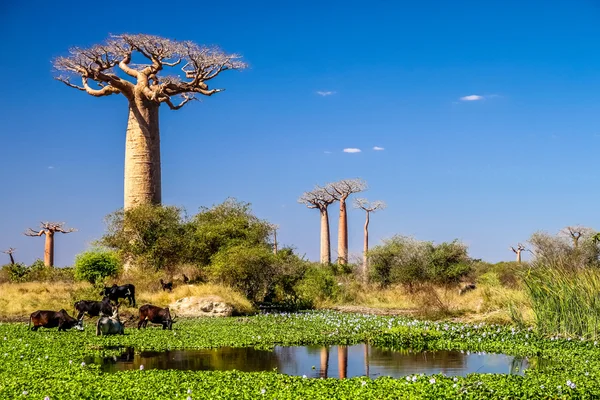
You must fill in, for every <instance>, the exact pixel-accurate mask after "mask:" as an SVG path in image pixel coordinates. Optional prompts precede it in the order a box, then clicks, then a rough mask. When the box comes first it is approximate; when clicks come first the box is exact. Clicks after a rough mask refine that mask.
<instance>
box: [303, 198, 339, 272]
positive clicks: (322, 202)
mask: <svg viewBox="0 0 600 400" xmlns="http://www.w3.org/2000/svg"><path fill="white" fill-rule="evenodd" d="M334 201H335V199H334V198H333V197H332V196H331V195H329V193H327V191H325V189H324V188H322V187H319V186H317V187H316V188H315V189H314V190H312V191H310V192H305V193H304V194H303V195H302V196H300V198H299V199H298V202H299V203H302V204H304V205H306V207H308V208H316V209H318V210H319V213H320V214H321V263H322V264H330V263H331V240H330V236H329V213H328V211H327V208H328V207H329V206H330V205H331V204H332V203H333V202H334Z"/></svg>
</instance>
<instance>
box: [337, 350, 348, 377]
mask: <svg viewBox="0 0 600 400" xmlns="http://www.w3.org/2000/svg"><path fill="white" fill-rule="evenodd" d="M337 348H338V373H339V374H340V379H346V375H347V372H348V346H338V347H337Z"/></svg>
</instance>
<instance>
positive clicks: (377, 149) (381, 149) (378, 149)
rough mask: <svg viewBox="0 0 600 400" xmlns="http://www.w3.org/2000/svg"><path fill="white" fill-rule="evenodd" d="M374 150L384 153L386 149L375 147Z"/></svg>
mask: <svg viewBox="0 0 600 400" xmlns="http://www.w3.org/2000/svg"><path fill="white" fill-rule="evenodd" d="M373 150H375V151H383V150H385V149H384V148H383V147H379V146H375V147H373Z"/></svg>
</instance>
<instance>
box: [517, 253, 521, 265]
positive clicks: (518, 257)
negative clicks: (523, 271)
mask: <svg viewBox="0 0 600 400" xmlns="http://www.w3.org/2000/svg"><path fill="white" fill-rule="evenodd" d="M517 262H518V263H519V264H520V263H521V250H517Z"/></svg>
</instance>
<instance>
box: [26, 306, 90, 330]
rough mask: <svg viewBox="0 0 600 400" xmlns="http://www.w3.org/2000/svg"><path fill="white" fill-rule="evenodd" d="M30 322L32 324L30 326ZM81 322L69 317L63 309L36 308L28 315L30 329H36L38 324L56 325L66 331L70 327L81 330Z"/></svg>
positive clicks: (43, 325)
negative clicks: (36, 309)
mask: <svg viewBox="0 0 600 400" xmlns="http://www.w3.org/2000/svg"><path fill="white" fill-rule="evenodd" d="M32 322H33V326H31V323H32ZM82 322H83V321H78V320H77V319H75V318H73V317H71V316H70V315H69V314H67V312H66V311H65V310H64V309H62V310H60V311H49V310H38V311H34V312H33V313H31V315H30V316H29V326H30V327H31V330H32V331H37V330H38V329H39V328H40V326H41V327H44V328H56V327H57V326H58V330H59V331H66V330H67V329H71V328H75V329H78V330H80V331H82V330H83V324H82Z"/></svg>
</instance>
